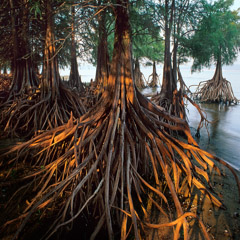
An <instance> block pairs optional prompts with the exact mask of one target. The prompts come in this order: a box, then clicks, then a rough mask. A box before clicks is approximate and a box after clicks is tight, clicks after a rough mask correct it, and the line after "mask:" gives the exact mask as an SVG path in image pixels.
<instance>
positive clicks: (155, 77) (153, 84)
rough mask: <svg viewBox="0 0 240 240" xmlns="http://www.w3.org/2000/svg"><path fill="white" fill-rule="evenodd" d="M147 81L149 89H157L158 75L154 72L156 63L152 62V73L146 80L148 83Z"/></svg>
mask: <svg viewBox="0 0 240 240" xmlns="http://www.w3.org/2000/svg"><path fill="white" fill-rule="evenodd" d="M149 79H150V80H151V81H150V80H149ZM149 81H150V83H149V84H148V86H149V87H152V88H155V87H157V85H158V75H157V71H156V62H155V61H154V62H153V72H152V74H151V75H150V76H149V78H148V82H149Z"/></svg>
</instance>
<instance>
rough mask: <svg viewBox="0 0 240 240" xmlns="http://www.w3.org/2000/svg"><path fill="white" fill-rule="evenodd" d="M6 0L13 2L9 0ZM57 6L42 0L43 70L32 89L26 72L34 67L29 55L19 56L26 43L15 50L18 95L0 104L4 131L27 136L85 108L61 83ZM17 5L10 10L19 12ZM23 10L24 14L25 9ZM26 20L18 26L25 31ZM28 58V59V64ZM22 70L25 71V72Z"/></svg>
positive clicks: (52, 2) (13, 16)
mask: <svg viewBox="0 0 240 240" xmlns="http://www.w3.org/2000/svg"><path fill="white" fill-rule="evenodd" d="M9 1H10V3H11V4H13V1H12V0H9ZM23 1H24V0H23ZM60 5H61V2H60V1H59V2H58V3H57V4H56V2H54V1H49V0H44V1H43V5H42V6H41V7H42V10H43V21H44V23H45V24H44V27H45V28H44V36H43V37H44V52H43V72H42V76H41V80H40V83H39V85H38V86H35V88H34V87H33V85H32V84H31V85H30V83H31V82H30V81H29V79H30V80H31V79H33V78H30V77H31V76H32V75H31V74H30V73H31V72H30V73H29V70H33V68H30V67H29V66H31V64H32V62H31V61H30V57H28V55H27V56H26V57H25V55H23V56H22V58H20V59H19V58H18V54H19V52H20V53H22V51H24V53H25V47H26V46H28V45H26V46H22V47H21V48H19V47H18V48H16V49H14V55H13V56H14V58H13V59H14V61H13V63H14V64H13V66H14V69H15V72H16V73H14V77H13V84H12V88H11V89H12V91H14V92H17V93H19V94H18V95H16V94H13V95H12V96H13V97H12V98H9V99H8V100H7V101H6V102H4V104H2V105H1V116H2V117H1V119H0V123H1V124H0V125H1V126H4V131H5V132H6V134H10V135H17V136H19V135H21V136H29V137H30V136H32V135H34V134H37V133H38V132H39V131H41V130H45V129H51V128H53V127H56V126H59V125H61V124H63V123H64V122H67V121H68V120H69V118H70V117H72V116H76V117H79V116H81V115H82V114H83V113H84V112H85V107H84V106H83V105H82V102H81V100H80V98H79V96H77V95H76V94H74V93H73V92H71V91H70V89H68V88H67V87H65V86H64V85H63V83H62V82H61V77H60V74H59V64H58V57H57V55H58V49H56V39H55V25H54V23H55V22H54V16H55V13H56V9H58V7H60ZM21 6H22V7H23V6H24V5H21ZM19 7H20V6H18V7H15V8H11V9H12V11H13V10H14V11H21V8H19ZM23 13H25V10H24V9H23ZM12 14H13V13H12ZM24 16H25V15H24ZM15 17H16V15H11V18H12V24H14V21H15V20H14V18H15ZM24 19H25V18H24ZM27 21H28V20H27V19H26V20H24V21H23V26H22V27H21V28H20V30H21V31H23V33H24V34H25V32H26V30H25V29H27V26H28V25H27V26H25V24H24V23H25V22H27ZM16 26H17V25H16ZM15 31H16V29H14V28H13V32H12V35H13V40H14V41H13V42H16V43H14V46H18V45H17V44H18V41H17V38H18V37H19V35H18V34H17V33H18V32H15ZM20 36H21V35H20ZM23 36H24V38H23V39H26V37H25V35H23ZM24 42H25V41H24ZM15 59H16V61H15ZM27 60H28V61H30V62H29V64H28V61H27ZM23 61H24V62H23ZM25 66H27V67H28V68H26V67H25ZM22 70H25V72H23V71H22ZM27 70H28V71H27ZM25 79H26V81H25V82H24V80H25ZM23 83H24V84H23ZM30 86H32V88H30ZM26 89H27V90H28V91H26Z"/></svg>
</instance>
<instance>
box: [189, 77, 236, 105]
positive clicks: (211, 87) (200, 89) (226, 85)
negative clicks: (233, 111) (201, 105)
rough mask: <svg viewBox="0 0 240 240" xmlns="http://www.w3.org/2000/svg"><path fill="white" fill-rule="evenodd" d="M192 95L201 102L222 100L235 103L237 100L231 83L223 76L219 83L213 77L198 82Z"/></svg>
mask: <svg viewBox="0 0 240 240" xmlns="http://www.w3.org/2000/svg"><path fill="white" fill-rule="evenodd" d="M192 86H193V85H192ZM192 86H191V87H192ZM193 97H194V98H195V99H197V100H199V101H201V102H219V103H220V102H223V103H229V104H231V103H234V104H237V103H238V102H239V100H238V99H237V98H236V97H235V96H234V93H233V90H232V86H231V83H230V82H229V81H227V80H226V79H225V78H223V79H222V81H220V83H218V82H217V81H216V80H215V79H214V78H213V79H211V80H208V81H202V82H200V83H199V85H198V86H197V89H196V91H195V93H193Z"/></svg>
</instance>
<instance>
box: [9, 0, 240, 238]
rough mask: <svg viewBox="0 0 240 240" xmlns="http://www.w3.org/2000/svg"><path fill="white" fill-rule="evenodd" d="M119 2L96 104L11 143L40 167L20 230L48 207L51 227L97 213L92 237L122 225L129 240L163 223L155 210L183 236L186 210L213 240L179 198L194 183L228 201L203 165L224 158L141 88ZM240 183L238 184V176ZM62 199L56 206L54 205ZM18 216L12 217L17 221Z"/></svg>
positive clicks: (123, 4) (124, 2) (124, 5)
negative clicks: (105, 80) (103, 84)
mask: <svg viewBox="0 0 240 240" xmlns="http://www.w3.org/2000/svg"><path fill="white" fill-rule="evenodd" d="M116 3H117V4H116V5H114V10H115V11H114V13H115V14H116V16H115V21H116V24H115V39H114V50H113V60H112V63H111V68H110V75H109V78H108V84H107V88H106V90H105V91H103V94H102V95H101V98H100V99H99V100H98V102H97V104H96V105H95V107H93V108H91V109H90V110H89V111H88V112H87V113H85V114H84V115H82V116H81V117H79V119H78V120H76V121H74V120H73V119H72V118H70V119H69V121H68V123H66V124H64V125H62V126H59V127H56V128H55V129H51V130H50V131H45V132H44V133H43V134H42V135H39V136H37V137H36V138H34V139H31V140H30V141H28V142H26V143H23V144H21V145H17V146H14V148H13V149H11V150H10V153H13V152H14V151H16V152H17V154H18V155H17V157H18V158H17V160H18V161H22V160H25V159H26V158H27V157H28V156H27V155H26V154H29V156H31V159H34V160H35V158H37V163H38V164H37V166H39V169H37V170H36V172H34V173H30V176H29V178H28V179H29V181H30V177H32V182H31V183H32V184H33V186H34V187H35V186H36V187H35V192H34V193H33V194H35V196H33V197H32V199H33V200H32V201H31V203H30V204H28V205H27V206H26V209H24V210H23V211H24V214H23V215H20V216H21V218H20V217H18V218H16V219H14V220H16V221H17V220H19V219H20V220H21V225H20V226H18V228H17V232H16V234H15V236H16V237H17V236H18V235H19V233H20V232H21V231H22V230H23V228H24V227H26V224H27V223H28V224H31V221H30V220H31V216H32V215H34V214H35V212H36V211H38V209H41V213H42V214H45V210H46V209H47V210H49V211H52V213H54V214H55V213H56V212H58V213H59V216H57V217H56V219H57V220H56V221H55V222H54V224H53V229H51V230H50V231H49V232H51V234H52V233H54V232H56V231H57V230H58V229H59V228H60V227H61V226H67V225H68V224H69V223H72V222H73V220H74V219H77V217H81V215H82V216H86V215H85V214H88V217H89V218H91V217H92V219H94V220H93V224H92V225H93V228H92V229H91V230H92V231H91V233H92V236H91V237H90V236H89V238H88V239H91V240H92V239H94V238H95V237H96V236H97V234H98V232H99V231H100V230H101V229H102V228H104V227H105V226H106V227H107V232H108V238H109V239H114V237H115V232H114V229H118V233H119V235H121V236H119V235H118V236H116V238H119V239H127V237H128V236H129V235H128V234H130V235H132V236H133V235H134V238H135V239H136V240H138V239H145V238H146V235H147V234H148V232H149V229H159V228H161V227H162V224H161V223H156V221H155V219H154V223H151V222H153V221H152V219H153V218H152V212H153V209H154V215H155V214H156V215H155V216H157V217H158V216H160V215H161V214H164V215H165V216H166V218H167V222H168V226H174V229H172V228H171V230H173V235H174V236H173V237H172V239H173V238H174V239H179V238H180V237H181V236H180V231H181V229H182V228H183V235H184V239H189V238H190V236H189V234H188V222H187V217H188V216H193V217H194V218H196V219H197V220H198V221H199V223H200V225H201V229H202V234H203V236H204V237H205V239H209V236H208V233H207V231H206V228H205V227H204V224H203V223H202V221H201V219H199V218H198V216H197V215H195V214H194V213H191V212H189V211H188V210H185V206H184V204H183V203H182V201H181V200H180V199H179V198H180V196H181V195H182V194H184V193H185V192H186V191H187V192H189V194H195V191H192V189H193V187H194V186H195V187H196V188H197V189H198V190H199V191H201V192H202V194H205V196H206V197H209V198H210V199H211V202H212V203H214V204H215V205H216V206H218V207H221V206H223V204H222V203H221V202H220V201H219V200H218V199H217V198H216V197H215V196H214V195H215V194H214V195H213V194H212V192H211V189H210V188H209V187H210V181H211V178H209V176H208V172H207V170H206V169H208V168H210V169H211V170H212V171H214V170H218V171H219V173H220V170H219V169H218V167H217V166H215V163H214V162H213V159H215V160H217V161H220V162H221V160H219V159H218V158H216V157H214V156H212V155H211V154H210V153H207V152H205V151H203V150H201V149H200V148H199V146H198V145H197V143H196V141H195V140H194V139H193V137H192V135H191V132H190V129H189V126H188V124H187V121H186V120H185V119H181V118H178V117H176V116H172V115H171V114H169V113H167V112H166V111H164V109H163V108H161V107H157V106H156V105H155V104H153V103H152V102H151V101H149V100H148V99H147V98H146V97H144V96H143V95H142V94H141V93H140V92H139V91H138V89H137V88H136V86H135V81H134V75H133V68H132V54H131V40H130V24H129V16H128V0H117V1H116ZM171 131H181V132H182V133H184V134H185V136H186V138H187V140H186V141H185V140H184V139H183V138H181V139H177V138H176V137H175V136H172V135H171V134H170V132H171ZM33 153H34V154H33ZM8 154H9V152H7V153H6V155H8ZM22 156H24V158H23V157H22ZM39 156H40V157H39ZM14 160H15V159H14ZM14 160H11V163H13V162H14ZM34 160H32V162H33V163H34V167H35V168H34V170H35V169H36V163H35V161H34ZM18 163H19V162H18ZM196 163H197V164H196ZM225 165H227V164H225ZM40 166H41V168H40ZM42 166H44V169H42ZM227 166H229V165H227ZM230 168H231V167H230ZM214 173H215V172H214ZM23 174H24V173H23ZM235 176H236V175H235ZM24 179H26V178H24ZM236 179H237V177H236ZM237 180H238V179H237ZM208 182H209V185H208V184H207V183H208ZM24 184H25V182H24ZM193 185H194V186H193ZM28 186H29V185H26V187H28ZM238 186H239V191H240V183H239V182H238ZM21 190H23V191H25V189H24V188H20V190H19V191H21ZM25 192H26V191H25ZM206 192H207V194H206ZM199 193H200V192H197V193H196V194H197V195H198V194H199ZM18 195H19V196H20V192H19V194H18ZM197 195H196V196H197ZM216 196H217V194H216ZM21 197H22V196H21ZM26 197H27V198H28V199H29V196H26ZM191 197H192V198H194V196H191ZM146 200H147V201H149V205H151V206H152V207H151V206H150V207H149V208H150V210H149V209H148V208H146V207H145V206H146V205H148V204H147V202H146ZM14 201H15V199H14ZM22 201H23V202H25V199H24V198H23V199H22ZM56 202H57V203H58V204H57V205H56ZM160 205H161V207H160ZM59 206H60V207H61V209H60V210H59V209H57V210H58V211H56V209H54V208H53V207H59ZM170 206H171V209H170ZM89 209H93V211H91V212H90V211H89ZM17 210H18V209H17ZM155 211H156V212H155ZM185 211H187V212H185ZM17 213H18V214H19V211H18V212H17ZM41 213H40V214H41ZM80 214H81V215H80ZM172 218H174V219H172ZM157 219H158V218H157ZM16 221H11V222H10V223H13V224H15V225H16ZM119 225H120V227H119ZM78 226H79V233H80V234H81V232H82V231H85V229H86V226H85V225H83V226H81V224H80V225H78ZM113 226H116V228H113ZM117 226H118V228H117ZM26 230H27V228H26ZM160 231H161V229H160ZM99 239H100V238H99Z"/></svg>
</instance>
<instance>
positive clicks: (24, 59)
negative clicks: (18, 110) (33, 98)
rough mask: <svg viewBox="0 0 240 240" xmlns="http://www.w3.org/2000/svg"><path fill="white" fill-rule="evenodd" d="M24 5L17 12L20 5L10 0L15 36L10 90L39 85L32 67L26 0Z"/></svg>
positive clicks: (16, 90)
mask: <svg viewBox="0 0 240 240" xmlns="http://www.w3.org/2000/svg"><path fill="white" fill-rule="evenodd" d="M21 4H22V5H25V7H24V10H23V11H20V10H19V9H18V11H19V12H17V13H16V12H15V11H16V10H15V9H17V8H18V7H19V6H15V5H14V3H13V0H10V6H11V9H12V10H11V23H12V38H13V60H12V72H13V81H12V84H11V87H10V92H14V93H19V92H22V91H23V92H24V91H25V90H26V91H28V89H31V88H32V87H36V86H37V85H38V79H37V76H36V74H35V72H34V69H33V67H32V60H31V52H30V47H29V43H28V27H29V20H28V18H29V16H28V14H29V13H28V11H29V9H28V5H27V1H26V0H22V2H21ZM20 22H21V23H22V28H21V29H19V28H18V24H19V23H20Z"/></svg>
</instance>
